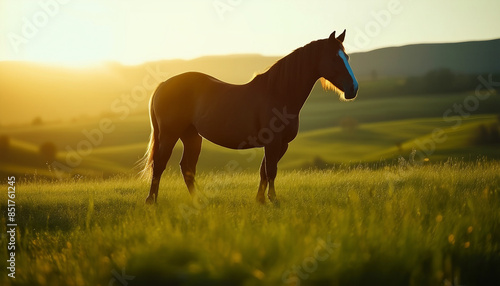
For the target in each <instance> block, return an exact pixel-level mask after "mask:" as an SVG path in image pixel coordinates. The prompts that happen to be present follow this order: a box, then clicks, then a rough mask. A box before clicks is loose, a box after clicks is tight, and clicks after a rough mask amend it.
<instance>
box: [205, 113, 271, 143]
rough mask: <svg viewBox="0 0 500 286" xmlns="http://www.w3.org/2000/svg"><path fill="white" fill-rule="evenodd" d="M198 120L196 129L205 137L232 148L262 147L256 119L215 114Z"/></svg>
mask: <svg viewBox="0 0 500 286" xmlns="http://www.w3.org/2000/svg"><path fill="white" fill-rule="evenodd" d="M214 117H217V118H204V119H201V120H200V121H198V124H196V129H197V130H198V133H199V134H200V135H201V136H203V137H204V138H205V139H207V140H209V141H211V142H213V143H215V144H217V145H220V146H223V147H226V148H231V149H248V148H255V147H262V146H263V145H262V144H261V142H259V141H258V138H257V134H258V128H256V127H255V124H253V122H254V121H255V120H254V119H251V118H246V119H240V118H237V117H232V116H214Z"/></svg>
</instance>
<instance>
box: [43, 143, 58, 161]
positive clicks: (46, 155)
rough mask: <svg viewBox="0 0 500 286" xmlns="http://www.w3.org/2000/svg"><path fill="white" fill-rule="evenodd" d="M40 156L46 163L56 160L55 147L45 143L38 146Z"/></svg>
mask: <svg viewBox="0 0 500 286" xmlns="http://www.w3.org/2000/svg"><path fill="white" fill-rule="evenodd" d="M39 151H40V155H41V156H42V158H43V159H44V160H45V161H47V162H53V161H54V160H55V159H56V154H57V146H56V144H54V143H52V142H45V143H43V144H42V145H40V150H39Z"/></svg>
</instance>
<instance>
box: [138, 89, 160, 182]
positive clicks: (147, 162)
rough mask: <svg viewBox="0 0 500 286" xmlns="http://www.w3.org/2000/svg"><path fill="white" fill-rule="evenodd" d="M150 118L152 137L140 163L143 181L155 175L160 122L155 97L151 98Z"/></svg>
mask: <svg viewBox="0 0 500 286" xmlns="http://www.w3.org/2000/svg"><path fill="white" fill-rule="evenodd" d="M149 116H150V120H151V135H150V136H149V144H148V149H147V150H146V153H145V154H144V156H143V158H142V159H141V160H140V161H139V163H138V164H139V165H140V166H142V170H141V171H140V172H139V174H140V176H141V177H142V178H143V179H149V178H151V176H152V174H153V166H154V155H155V153H156V152H158V144H159V139H158V134H159V129H158V121H157V120H156V116H155V112H154V109H153V97H151V101H150V103H149Z"/></svg>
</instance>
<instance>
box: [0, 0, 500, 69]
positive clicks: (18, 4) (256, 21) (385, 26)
mask: <svg viewBox="0 0 500 286" xmlns="http://www.w3.org/2000/svg"><path fill="white" fill-rule="evenodd" d="M498 11H500V1H498V0H477V1H470V0H434V1H431V0H418V1H417V0H338V1H332V0H329V1H325V0H316V1H314V0H311V1H304V0H302V1H298V0H267V1H266V0H184V1H171V0H166V1H161V0H129V1H121V0H0V36H1V38H0V61H6V60H21V61H37V62H47V63H55V64H63V65H88V64H93V63H96V62H99V61H118V62H121V63H123V64H129V65H133V64H140V63H142V62H146V61H154V60H159V59H177V58H180V59H192V58H196V57H200V56H206V55H222V54H242V53H244V54H248V53H252V54H262V55H272V56H278V55H286V54H288V53H289V52H291V51H293V50H294V49H295V48H298V47H300V46H303V45H305V44H307V43H309V42H311V41H313V40H317V39H321V38H326V37H328V36H329V35H330V33H331V32H332V31H334V30H336V31H337V35H338V34H339V33H340V32H342V31H343V30H344V29H347V33H346V40H345V47H346V50H347V52H348V53H353V52H360V51H369V50H373V49H377V48H381V47H389V46H401V45H407V44H416V43H442V42H461V41H471V40H487V39H495V38H500V17H498Z"/></svg>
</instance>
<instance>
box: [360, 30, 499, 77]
mask: <svg viewBox="0 0 500 286" xmlns="http://www.w3.org/2000/svg"><path fill="white" fill-rule="evenodd" d="M351 67H352V69H353V70H354V73H355V74H356V76H358V77H360V78H363V77H368V76H371V74H372V72H373V71H376V73H377V74H378V75H379V76H384V77H393V76H398V77H407V76H415V75H422V74H424V73H426V72H428V71H429V70H433V69H437V68H449V69H450V70H452V71H455V72H460V73H473V74H478V73H498V72H500V39H497V40H491V41H478V42H464V43H450V44H419V45H409V46H403V47H391V48H383V49H378V50H374V51H370V52H366V53H357V54H353V55H352V56H351Z"/></svg>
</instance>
